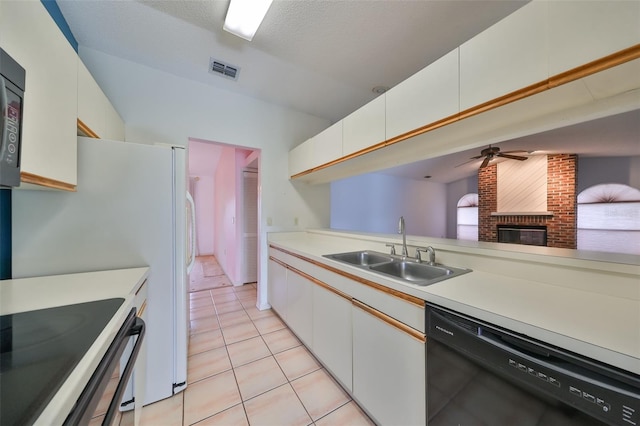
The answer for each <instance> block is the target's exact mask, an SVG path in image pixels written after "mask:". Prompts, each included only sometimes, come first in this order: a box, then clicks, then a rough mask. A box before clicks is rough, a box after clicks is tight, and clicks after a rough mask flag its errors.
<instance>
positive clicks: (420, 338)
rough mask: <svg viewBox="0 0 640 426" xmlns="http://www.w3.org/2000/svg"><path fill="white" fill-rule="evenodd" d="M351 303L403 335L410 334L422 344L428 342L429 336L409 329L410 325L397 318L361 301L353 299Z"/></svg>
mask: <svg viewBox="0 0 640 426" xmlns="http://www.w3.org/2000/svg"><path fill="white" fill-rule="evenodd" d="M351 303H353V305H354V306H356V307H358V308H360V309H362V310H363V311H365V312H367V313H368V314H370V315H373V316H374V317H376V318H378V319H379V320H381V321H384V322H386V323H387V324H389V325H390V326H392V327H394V328H396V329H398V330H400V331H402V332H403V333H406V334H408V335H409V336H411V337H413V338H414V339H416V340H418V341H420V342H422V343H426V342H427V336H426V335H425V334H424V333H421V332H419V331H418V330H416V329H414V328H412V327H409V326H408V325H406V324H405V323H403V322H400V321H398V320H397V319H395V318H392V317H390V316H389V315H387V314H384V313H382V312H380V311H379V310H377V309H374V308H372V307H371V306H369V305H365V304H364V303H362V302H361V301H359V300H358V299H351Z"/></svg>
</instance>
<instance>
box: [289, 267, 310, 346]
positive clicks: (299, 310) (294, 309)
mask: <svg viewBox="0 0 640 426" xmlns="http://www.w3.org/2000/svg"><path fill="white" fill-rule="evenodd" d="M313 286H314V285H313V283H312V282H311V281H309V280H308V279H306V278H305V277H303V276H302V275H299V274H297V273H296V272H293V271H288V272H287V325H288V326H289V328H290V329H291V330H292V331H293V332H294V333H295V334H296V335H297V336H298V338H299V339H300V340H302V341H303V342H304V343H305V344H306V345H307V346H308V347H313Z"/></svg>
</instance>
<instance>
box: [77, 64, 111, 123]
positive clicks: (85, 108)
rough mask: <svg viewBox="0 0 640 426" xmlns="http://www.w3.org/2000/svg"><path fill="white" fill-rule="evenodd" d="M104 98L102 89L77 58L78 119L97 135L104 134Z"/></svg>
mask: <svg viewBox="0 0 640 426" xmlns="http://www.w3.org/2000/svg"><path fill="white" fill-rule="evenodd" d="M104 98H105V96H104V93H102V89H100V86H98V83H96V81H95V80H94V79H93V76H92V75H91V73H90V72H89V70H88V69H87V67H86V66H85V65H84V63H83V62H82V61H81V60H80V58H78V119H79V120H80V121H82V123H83V124H84V125H85V126H87V127H88V128H89V129H91V131H93V132H94V133H96V134H98V135H102V134H103V133H104V127H105V123H104V105H103V102H104ZM88 136H90V135H88Z"/></svg>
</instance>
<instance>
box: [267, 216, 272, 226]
mask: <svg viewBox="0 0 640 426" xmlns="http://www.w3.org/2000/svg"><path fill="white" fill-rule="evenodd" d="M272 225H273V219H271V218H270V217H268V218H267V226H272Z"/></svg>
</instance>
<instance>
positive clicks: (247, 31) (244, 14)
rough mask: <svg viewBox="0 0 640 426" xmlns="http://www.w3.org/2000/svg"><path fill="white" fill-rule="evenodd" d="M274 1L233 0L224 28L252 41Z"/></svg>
mask: <svg viewBox="0 0 640 426" xmlns="http://www.w3.org/2000/svg"><path fill="white" fill-rule="evenodd" d="M272 2H273V0H231V2H230V3H229V9H228V10H227V17H226V18H225V20H224V26H223V27H222V29H223V30H225V31H227V32H230V33H231V34H234V35H236V36H238V37H240V38H243V39H245V40H247V41H251V40H252V39H253V36H254V35H255V34H256V31H258V27H259V26H260V24H261V23H262V20H263V19H264V17H265V15H266V14H267V11H268V10H269V7H271V3H272Z"/></svg>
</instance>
